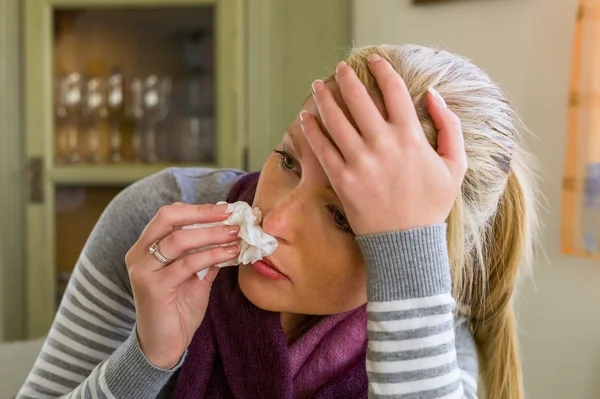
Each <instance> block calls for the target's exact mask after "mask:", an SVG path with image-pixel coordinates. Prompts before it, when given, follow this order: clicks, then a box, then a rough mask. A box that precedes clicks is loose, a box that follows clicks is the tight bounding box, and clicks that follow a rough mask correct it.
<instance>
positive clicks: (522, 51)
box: [353, 0, 600, 399]
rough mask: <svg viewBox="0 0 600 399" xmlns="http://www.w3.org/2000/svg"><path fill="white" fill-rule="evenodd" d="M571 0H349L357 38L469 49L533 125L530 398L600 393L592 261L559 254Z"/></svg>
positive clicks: (598, 304) (523, 304)
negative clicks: (537, 229) (538, 225)
mask: <svg viewBox="0 0 600 399" xmlns="http://www.w3.org/2000/svg"><path fill="white" fill-rule="evenodd" d="M576 7H577V0H456V1H448V2H447V4H435V5H426V6H418V7H417V6H414V5H412V4H411V1H410V0H377V1H373V0H354V9H353V15H354V16H353V18H354V21H353V26H354V39H355V44H356V45H359V46H360V45H366V44H375V43H384V42H386V43H418V44H425V45H439V46H441V47H444V48H446V49H449V50H450V51H453V52H456V53H460V54H462V55H464V56H467V57H469V58H471V59H472V60H473V61H474V62H475V63H476V64H477V65H479V66H480V67H482V68H483V69H485V70H486V71H487V72H488V73H489V74H490V75H491V77H492V78H493V79H494V80H495V81H497V82H498V83H500V85H501V86H502V87H503V88H504V89H505V90H506V91H507V92H508V93H509V94H510V95H511V96H512V97H513V101H514V103H515V105H516V107H517V109H518V110H519V112H520V113H521V115H522V116H523V118H524V120H525V122H526V123H527V125H528V126H529V128H530V129H531V130H533V131H534V132H535V134H536V135H537V136H538V140H537V141H532V144H533V147H534V151H535V152H536V154H537V155H538V157H539V159H540V161H541V163H542V170H543V174H544V178H545V179H546V182H545V183H544V185H543V190H544V192H545V194H546V195H547V197H548V201H549V207H550V212H549V213H548V214H547V215H545V225H546V232H545V240H546V246H547V252H548V257H549V258H550V263H549V264H548V263H543V262H539V263H538V264H537V265H535V276H534V280H535V282H530V283H528V284H527V285H526V286H525V290H524V292H523V293H522V294H521V299H520V328H521V343H522V347H523V355H524V373H525V385H526V390H527V391H528V393H529V397H530V398H534V399H554V398H556V399H564V398H569V399H591V398H599V397H600V382H599V381H600V263H598V262H592V261H587V260H581V259H577V258H574V257H568V256H564V255H561V254H560V251H559V234H560V230H559V229H560V225H559V223H560V221H559V215H560V187H561V173H562V165H563V161H564V153H563V151H564V145H565V131H566V101H567V92H568V77H569V72H570V55H571V46H572V43H571V40H572V30H573V22H574V18H575V13H576Z"/></svg>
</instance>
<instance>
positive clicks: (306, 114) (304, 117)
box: [300, 111, 310, 123]
mask: <svg viewBox="0 0 600 399" xmlns="http://www.w3.org/2000/svg"><path fill="white" fill-rule="evenodd" d="M309 118H310V112H308V111H302V112H300V122H302V123H306V122H307V121H308V119H309Z"/></svg>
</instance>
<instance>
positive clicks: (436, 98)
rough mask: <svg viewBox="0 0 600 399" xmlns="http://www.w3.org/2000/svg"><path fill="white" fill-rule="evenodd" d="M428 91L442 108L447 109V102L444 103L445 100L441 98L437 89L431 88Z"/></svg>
mask: <svg viewBox="0 0 600 399" xmlns="http://www.w3.org/2000/svg"><path fill="white" fill-rule="evenodd" d="M428 91H429V92H430V93H431V95H432V96H433V98H435V101H436V102H437V103H438V104H439V105H441V106H442V107H444V108H446V107H447V105H446V101H444V99H443V98H442V96H440V93H438V92H437V90H436V89H434V88H433V87H430V88H429V89H428Z"/></svg>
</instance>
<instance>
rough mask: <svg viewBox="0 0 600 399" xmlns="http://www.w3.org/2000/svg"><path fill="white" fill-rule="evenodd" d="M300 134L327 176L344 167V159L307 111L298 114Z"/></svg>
mask: <svg viewBox="0 0 600 399" xmlns="http://www.w3.org/2000/svg"><path fill="white" fill-rule="evenodd" d="M300 120H301V121H302V132H304V135H305V137H306V140H307V141H308V144H309V145H310V147H311V148H312V150H313V152H314V153H315V155H316V157H317V159H318V160H319V163H320V164H321V166H322V167H323V170H324V171H325V173H326V174H327V176H331V173H335V172H336V171H338V170H340V169H341V168H343V167H344V159H343V158H342V155H341V154H340V152H339V151H338V150H337V149H336V148H335V146H334V145H333V143H332V142H331V141H330V140H329V139H328V138H327V137H326V136H325V133H323V130H321V126H319V123H318V122H317V119H316V118H315V117H314V115H312V114H310V113H309V112H307V111H302V112H301V113H300Z"/></svg>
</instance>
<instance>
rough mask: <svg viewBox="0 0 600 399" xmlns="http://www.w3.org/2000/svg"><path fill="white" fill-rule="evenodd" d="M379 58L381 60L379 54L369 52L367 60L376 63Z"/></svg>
mask: <svg viewBox="0 0 600 399" xmlns="http://www.w3.org/2000/svg"><path fill="white" fill-rule="evenodd" d="M381 60H382V58H381V56H379V55H377V54H371V55H370V56H369V62H371V63H376V62H377V61H381Z"/></svg>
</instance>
